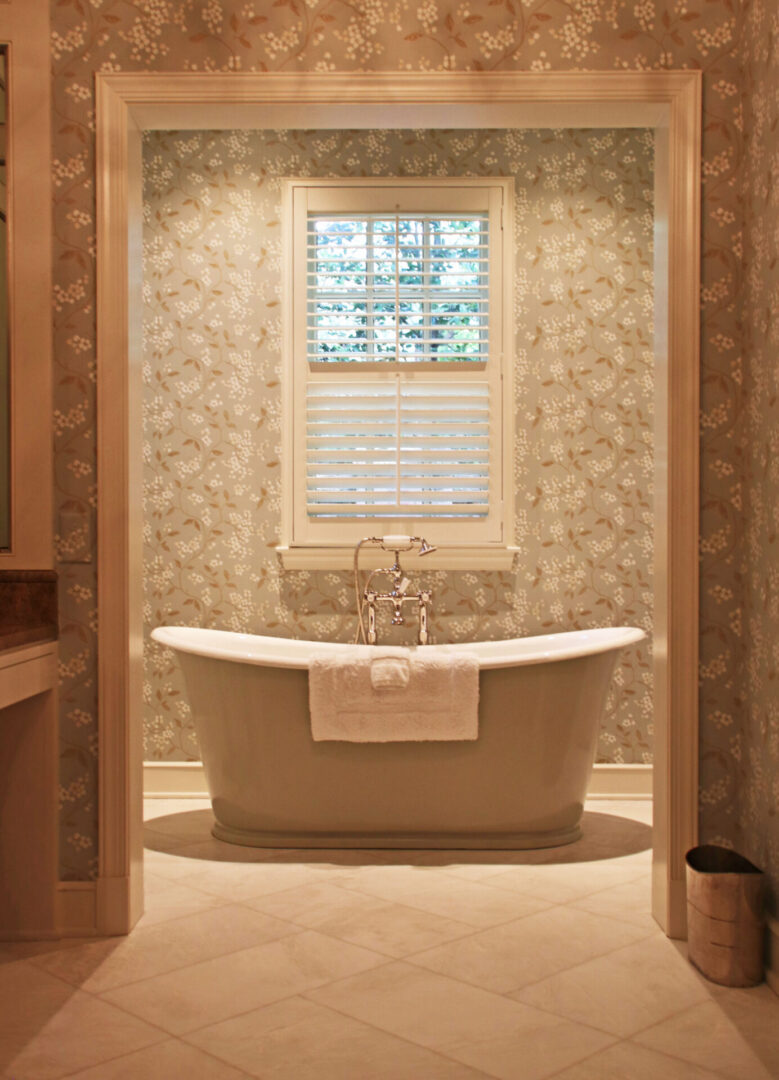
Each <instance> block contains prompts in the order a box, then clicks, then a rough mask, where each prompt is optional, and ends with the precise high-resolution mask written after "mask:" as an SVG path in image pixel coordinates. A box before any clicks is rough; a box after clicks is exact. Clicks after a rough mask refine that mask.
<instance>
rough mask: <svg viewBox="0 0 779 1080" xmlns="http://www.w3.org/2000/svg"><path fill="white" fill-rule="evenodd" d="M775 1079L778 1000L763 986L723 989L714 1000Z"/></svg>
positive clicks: (777, 1074)
mask: <svg viewBox="0 0 779 1080" xmlns="http://www.w3.org/2000/svg"><path fill="white" fill-rule="evenodd" d="M715 1000H716V1002H717V1005H718V1007H719V1008H720V1009H721V1010H722V1012H723V1013H724V1014H725V1015H726V1016H728V1017H729V1019H730V1020H731V1021H732V1022H733V1024H735V1026H736V1027H737V1028H738V1030H739V1031H740V1032H741V1034H742V1035H743V1036H744V1038H745V1039H746V1041H747V1042H748V1043H749V1045H750V1046H751V1047H752V1049H753V1050H754V1051H755V1053H756V1054H757V1056H758V1057H759V1058H760V1060H761V1061H762V1062H763V1064H764V1065H765V1066H766V1068H767V1069H768V1071H769V1073H770V1074H771V1076H772V1077H777V1078H779V996H777V995H776V994H775V993H774V992H773V990H771V988H770V986H768V985H767V984H766V983H761V984H760V985H759V986H753V987H750V988H749V989H724V988H723V990H722V992H721V993H720V994H718V995H717V996H716V998H715Z"/></svg>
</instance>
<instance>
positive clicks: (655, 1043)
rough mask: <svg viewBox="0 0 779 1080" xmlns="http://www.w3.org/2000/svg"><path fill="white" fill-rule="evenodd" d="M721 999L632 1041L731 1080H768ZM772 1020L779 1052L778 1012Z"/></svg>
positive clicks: (643, 1033) (704, 1004) (686, 1013)
mask: <svg viewBox="0 0 779 1080" xmlns="http://www.w3.org/2000/svg"><path fill="white" fill-rule="evenodd" d="M720 1000H721V999H720V998H717V999H716V1000H715V1001H706V1002H703V1004H701V1005H696V1006H694V1007H693V1008H692V1009H688V1010H687V1011H686V1012H683V1013H681V1014H680V1015H678V1016H673V1017H671V1018H670V1020H665V1021H663V1022H662V1023H660V1024H657V1025H656V1026H655V1027H651V1028H649V1029H648V1030H647V1031H642V1032H640V1033H639V1034H638V1035H634V1036H633V1039H634V1040H635V1041H636V1042H639V1043H641V1045H642V1046H647V1047H649V1048H650V1049H651V1050H659V1051H661V1052H662V1053H665V1054H673V1055H675V1056H676V1057H679V1058H682V1059H683V1060H684V1061H690V1062H692V1063H693V1064H694V1065H700V1066H701V1067H702V1068H706V1069H712V1070H715V1071H716V1072H720V1073H722V1074H723V1075H724V1076H730V1077H733V1080H770V1073H769V1072H768V1071H767V1069H766V1068H765V1066H764V1065H763V1064H762V1063H761V1061H760V1059H759V1058H758V1056H757V1054H756V1053H755V1052H754V1050H753V1049H752V1048H751V1047H750V1046H749V1044H748V1042H747V1040H746V1039H745V1038H744V1036H743V1035H742V1033H741V1032H740V1031H739V1029H738V1027H737V1026H736V1024H735V1023H734V1022H733V1021H732V1020H731V1019H730V1017H729V1016H728V1015H727V1013H726V1012H725V1010H724V1009H723V1008H722V1007H721V1003H720ZM775 1019H776V1023H777V1029H776V1030H777V1048H778V1049H779V1009H777V1014H776V1018H775ZM777 1064H779V1061H777Z"/></svg>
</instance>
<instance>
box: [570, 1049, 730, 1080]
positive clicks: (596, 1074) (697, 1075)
mask: <svg viewBox="0 0 779 1080" xmlns="http://www.w3.org/2000/svg"><path fill="white" fill-rule="evenodd" d="M554 1080H721V1074H719V1073H713V1072H709V1071H708V1069H699V1068H698V1067H697V1066H696V1065H691V1064H690V1063H689V1062H687V1061H680V1060H679V1058H671V1057H667V1056H666V1055H665V1054H657V1053H655V1052H654V1050H647V1049H646V1048H645V1047H643V1046H638V1045H637V1044H636V1043H634V1042H619V1043H616V1044H615V1045H614V1046H610V1047H609V1048H608V1049H607V1050H601V1051H600V1053H597V1054H593V1056H592V1057H588V1058H587V1059H586V1060H584V1061H582V1062H580V1063H579V1064H578V1065H572V1066H571V1067H570V1068H569V1069H563V1071H562V1072H561V1073H557V1075H556V1076H555V1078H554Z"/></svg>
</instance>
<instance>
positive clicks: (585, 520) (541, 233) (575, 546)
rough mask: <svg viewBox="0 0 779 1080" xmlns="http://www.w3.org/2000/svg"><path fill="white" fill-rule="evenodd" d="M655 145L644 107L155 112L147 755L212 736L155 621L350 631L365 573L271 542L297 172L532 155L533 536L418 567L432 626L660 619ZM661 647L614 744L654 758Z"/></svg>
mask: <svg viewBox="0 0 779 1080" xmlns="http://www.w3.org/2000/svg"><path fill="white" fill-rule="evenodd" d="M653 154H654V147H653V139H652V136H651V133H650V132H646V131H633V130H626V131H592V132H587V131H555V132H552V131H465V130H456V129H455V130H452V131H387V130H377V131H254V132H249V131H229V132H206V133H203V132H169V133H168V132H166V133H160V132H149V133H147V136H146V141H145V188H144V193H145V194H144V217H145V229H144V252H145V302H146V303H145V311H146V315H145V323H144V334H145V357H146V360H145V365H144V377H145V408H144V436H145V441H144V459H145V469H144V499H145V544H146V546H145V550H146V555H145V563H146V612H147V618H146V634H147V637H146V684H145V698H146V754H147V756H148V757H150V758H152V759H156V760H175V759H181V758H183V759H185V760H186V759H189V758H193V757H196V756H197V744H196V738H195V733H194V729H193V724H192V720H191V716H190V712H189V705H188V703H187V699H186V692H185V688H184V684H183V680H182V678H181V675H180V673H179V672H178V669H177V666H176V663H175V660H174V657H173V654H172V653H171V652H170V651H169V650H166V649H161V648H160V647H158V646H156V645H154V643H152V642H151V641H150V639H149V637H148V635H149V633H150V632H151V630H152V629H153V627H154V626H155V625H159V624H160V623H167V624H170V623H185V624H190V625H204V626H210V627H214V628H217V629H225V630H238V631H244V632H254V633H268V632H270V633H273V634H277V635H278V634H282V635H293V636H299V637H304V638H334V639H336V640H339V641H346V640H349V639H351V637H352V636H353V635H354V628H355V614H354V611H353V604H354V601H353V589H352V582H351V576H350V574H347V573H339V574H336V573H323V572H318V573H314V572H311V573H308V574H302V573H299V572H298V573H284V572H282V571H281V569H280V566H279V563H278V560H277V557H276V555H275V552H274V551H273V544H274V543H276V542H277V540H278V539H279V531H280V516H279V503H280V488H279V481H280V476H279V474H280V468H279V458H280V453H279V451H280V448H279V445H278V443H279V438H280V394H281V388H280V385H279V378H278V372H279V368H280V363H281V356H280V349H281V328H280V319H281V304H280V302H279V300H280V296H281V288H282V278H281V267H280V254H281V249H280V242H281V206H280V193H281V178H282V177H286V176H290V175H303V176H344V175H361V174H362V173H363V172H364V171H365V170H366V168H369V169H370V172H371V174H372V175H388V176H393V175H401V176H415V175H431V174H432V175H463V174H476V175H513V176H514V177H515V183H516V185H517V213H516V221H515V230H516V232H515V236H514V238H513V246H514V252H515V261H516V287H515V295H514V310H515V324H516V326H515V355H516V358H517V360H516V369H517V370H516V375H517V379H516V391H517V397H516V403H515V413H516V418H515V424H516V432H517V440H516V451H517V452H516V456H515V461H514V463H513V465H514V473H515V477H516V485H515V489H516V504H517V505H516V509H517V512H518V516H519V519H520V526H519V528H518V530H517V536H516V538H515V539H516V542H517V543H518V545H519V546H520V547H521V549H522V556H521V558H520V559H519V560H518V565H517V567H516V570H515V571H514V572H513V573H511V574H509V573H503V574H497V573H483V572H473V573H438V574H436V575H431V574H430V572H429V571H428V572H426V573H424V574H423V576H424V577H425V579H426V580H428V581H429V582H430V584H431V587H432V588H433V589H434V603H433V606H432V613H431V619H430V629H431V635H432V639H433V640H438V641H449V640H455V641H472V640H482V639H485V638H500V637H513V636H520V635H521V636H524V635H528V634H533V633H547V632H549V631H550V630H563V629H577V628H583V627H588V626H596V625H615V624H623V623H628V624H632V625H640V626H642V627H644V628H645V629H646V630H647V631H648V632H651V628H652V571H651V562H652V503H651V484H652V471H653V458H652V407H653V405H652V398H653V387H654V382H653V374H652V367H653V351H652V342H651V334H652V315H653V296H652V290H653V282H652V255H651V250H652V230H653V212H652V198H653ZM367 531H371V530H370V529H368V530H367ZM431 539H432V540H433V541H435V535H432V536H431ZM420 565H422V564H420ZM433 576H434V577H435V582H434V583H433V580H432V579H433ZM387 631H388V627H386V626H384V627H382V640H386V635H387ZM396 637H397V640H399V641H403V640H405V641H409V640H411V639H412V638H411V636H410V633H409V630H408V629H407V630H405V631H404V632H399V633H398V634H397V635H396ZM649 655H650V650H649V647H648V646H647V645H645V644H642V645H641V646H639V647H637V648H634V649H632V650H629V651H626V652H625V653H624V654H622V656H621V657H620V664H619V668H618V671H617V675H616V678H615V684H614V687H613V690H612V692H611V694H610V696H609V701H608V705H607V709H606V715H605V717H604V720H603V728H602V733H601V740H600V749H599V756H600V758H601V759H602V760H604V761H630V762H634V761H638V762H648V761H651V717H652V680H651V664H650V660H649Z"/></svg>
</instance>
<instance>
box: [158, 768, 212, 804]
mask: <svg viewBox="0 0 779 1080" xmlns="http://www.w3.org/2000/svg"><path fill="white" fill-rule="evenodd" d="M143 797H144V799H202V798H207V797H208V786H207V785H206V776H205V773H204V771H203V762H202V761H144V763H143Z"/></svg>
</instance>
